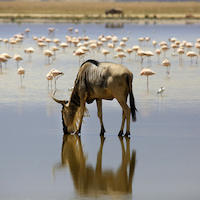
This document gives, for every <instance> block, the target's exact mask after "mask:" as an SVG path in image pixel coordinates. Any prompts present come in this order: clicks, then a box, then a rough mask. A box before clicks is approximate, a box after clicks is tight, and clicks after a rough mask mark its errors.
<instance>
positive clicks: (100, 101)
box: [96, 99, 106, 136]
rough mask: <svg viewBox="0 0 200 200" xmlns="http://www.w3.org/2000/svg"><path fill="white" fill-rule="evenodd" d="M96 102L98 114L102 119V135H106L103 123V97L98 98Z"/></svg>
mask: <svg viewBox="0 0 200 200" xmlns="http://www.w3.org/2000/svg"><path fill="white" fill-rule="evenodd" d="M96 103H97V116H98V117H99V120H100V124H101V132H100V135H101V136H104V133H105V132H106V131H105V128H104V125H103V119H102V99H96Z"/></svg>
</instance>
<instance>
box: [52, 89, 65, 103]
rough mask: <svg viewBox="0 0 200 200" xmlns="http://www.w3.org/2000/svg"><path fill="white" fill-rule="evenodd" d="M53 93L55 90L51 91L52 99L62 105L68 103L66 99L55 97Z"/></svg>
mask: <svg viewBox="0 0 200 200" xmlns="http://www.w3.org/2000/svg"><path fill="white" fill-rule="evenodd" d="M55 93H56V90H55V91H54V92H53V94H52V95H51V96H52V98H53V100H54V101H55V102H57V103H60V104H62V105H65V104H67V103H68V101H67V100H64V99H61V100H59V99H57V98H55Z"/></svg>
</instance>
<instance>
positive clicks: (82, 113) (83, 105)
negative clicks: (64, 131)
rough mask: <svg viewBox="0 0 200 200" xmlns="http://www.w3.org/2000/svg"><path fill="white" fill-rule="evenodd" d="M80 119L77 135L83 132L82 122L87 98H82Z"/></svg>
mask: <svg viewBox="0 0 200 200" xmlns="http://www.w3.org/2000/svg"><path fill="white" fill-rule="evenodd" d="M80 99H81V100H80V108H79V109H80V120H79V124H78V129H77V131H76V133H75V134H76V135H78V134H79V133H81V126H82V122H83V116H84V111H85V98H80Z"/></svg>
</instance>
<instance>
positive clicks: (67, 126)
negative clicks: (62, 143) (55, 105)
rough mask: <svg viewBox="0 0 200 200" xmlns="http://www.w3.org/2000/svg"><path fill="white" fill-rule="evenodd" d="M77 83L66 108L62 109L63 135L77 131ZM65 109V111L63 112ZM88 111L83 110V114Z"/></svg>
mask: <svg viewBox="0 0 200 200" xmlns="http://www.w3.org/2000/svg"><path fill="white" fill-rule="evenodd" d="M77 87H78V82H77V83H76V84H75V86H74V90H73V91H72V94H71V98H70V101H69V104H68V106H67V107H66V106H63V108H62V123H63V132H64V133H65V134H70V133H73V132H74V131H76V130H77V124H78V122H79V120H80V109H79V108H80V97H79V95H78V89H77ZM65 109H66V110H65ZM87 112H88V110H87V108H85V113H87Z"/></svg>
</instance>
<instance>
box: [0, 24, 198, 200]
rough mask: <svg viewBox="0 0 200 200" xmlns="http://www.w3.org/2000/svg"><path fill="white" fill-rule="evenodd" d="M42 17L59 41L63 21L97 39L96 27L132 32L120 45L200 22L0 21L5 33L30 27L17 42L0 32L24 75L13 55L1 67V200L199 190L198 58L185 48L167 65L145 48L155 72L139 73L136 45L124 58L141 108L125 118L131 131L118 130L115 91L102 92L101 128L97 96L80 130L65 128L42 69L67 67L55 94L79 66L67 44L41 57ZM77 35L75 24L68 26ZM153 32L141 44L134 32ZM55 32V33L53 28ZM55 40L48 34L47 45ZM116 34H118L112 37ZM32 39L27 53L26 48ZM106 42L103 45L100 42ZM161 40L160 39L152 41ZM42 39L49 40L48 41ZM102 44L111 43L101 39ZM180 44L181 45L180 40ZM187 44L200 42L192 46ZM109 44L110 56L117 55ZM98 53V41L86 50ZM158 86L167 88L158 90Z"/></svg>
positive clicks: (178, 32) (142, 199) (194, 27)
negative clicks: (111, 95)
mask: <svg viewBox="0 0 200 200" xmlns="http://www.w3.org/2000/svg"><path fill="white" fill-rule="evenodd" d="M48 27H55V28H56V31H55V35H54V38H59V39H60V41H61V42H65V41H66V39H65V36H66V35H67V34H69V33H68V28H69V27H73V28H74V29H76V28H77V29H79V36H83V34H86V35H87V36H88V37H89V38H90V39H98V37H99V36H100V35H101V34H104V35H111V34H114V35H116V36H118V38H119V40H121V38H122V37H125V36H128V37H129V40H128V42H127V43H126V47H129V48H131V47H132V46H134V45H140V46H141V48H142V49H143V50H150V51H152V52H154V51H155V49H154V47H153V45H152V41H153V40H156V41H157V42H158V44H159V43H160V42H161V41H166V42H167V43H168V44H169V45H171V44H170V42H169V40H168V39H169V38H171V37H175V38H177V39H178V40H180V41H182V40H186V41H187V42H191V43H192V44H193V45H194V44H195V43H196V40H197V39H198V38H200V25H199V24H189V25H188V24H187V25H186V24H180V25H179V24H175V25H174V24H159V25H156V24H154V25H149V24H145V25H138V24H124V25H123V27H122V28H114V29H113V28H106V25H105V24H92V23H91V24H14V23H13V24H7V23H6V24H4V23H2V24H0V37H1V38H3V39H4V38H10V37H13V36H14V35H15V34H17V33H21V32H24V30H25V29H26V28H30V30H31V31H30V33H29V36H28V37H26V38H25V39H24V41H23V43H22V44H21V45H15V46H14V47H13V48H12V47H10V46H9V45H8V46H6V45H5V44H4V43H3V42H1V46H0V53H4V52H6V53H9V54H10V55H11V56H13V55H14V54H15V53H18V54H20V55H21V56H22V57H23V60H22V61H20V62H19V66H22V67H23V68H24V69H25V71H26V73H25V76H24V78H23V80H22V83H21V81H20V76H19V75H18V74H17V73H16V71H17V63H16V61H15V60H14V59H13V58H12V59H10V60H9V61H8V62H7V67H6V68H5V65H4V63H2V71H1V73H0V83H1V84H0V91H1V92H0V125H1V128H0V137H1V139H0V158H1V164H0V177H1V179H0V199H3V200H4V199H5V200H10V199H12V200H18V199H30V200H38V199H41V200H49V199H55V200H62V199H63V200H64V199H94V198H95V199H135V200H146V199H149V200H160V199H163V200H165V199H166V200H169V199H170V200H171V199H177V200H179V199H180V200H186V199H190V200H197V199H199V198H200V160H199V157H200V149H199V147H200V137H199V131H200V123H199V122H200V92H199V91H200V90H199V86H200V79H199V74H200V64H199V63H198V64H196V63H195V61H196V59H194V60H193V62H192V63H191V60H190V58H188V57H186V55H183V61H182V63H179V58H178V56H172V55H171V53H172V52H173V50H172V49H170V50H168V51H167V52H166V58H167V59H168V60H169V61H170V62H171V68H170V74H169V75H166V68H165V67H163V66H161V65H160V63H161V62H162V61H163V60H164V54H163V53H162V54H161V56H160V60H159V61H158V58H157V56H153V57H152V58H151V66H150V69H152V70H153V71H155V72H156V75H154V76H151V77H149V91H147V88H146V77H143V76H140V71H141V69H142V68H143V67H148V62H147V59H144V62H143V66H142V65H141V63H140V61H139V59H136V60H135V53H133V54H131V56H130V58H129V57H128V55H127V57H126V58H124V60H123V65H125V66H126V67H127V68H128V69H130V70H131V71H132V72H133V74H134V80H133V92H134V96H135V100H136V106H137V109H138V114H137V122H135V123H131V137H130V139H125V138H123V139H120V138H118V137H117V134H118V132H119V129H120V124H121V112H122V111H121V108H120V106H119V105H118V103H117V101H116V100H113V101H104V102H103V119H104V126H105V129H106V134H105V136H106V138H105V140H103V139H102V138H100V137H99V132H100V124H99V120H98V118H97V116H96V112H97V111H96V104H95V103H93V104H90V105H88V110H89V114H90V117H87V118H84V124H83V126H82V135H81V138H78V137H75V136H73V135H72V136H65V137H63V132H62V123H61V113H60V110H61V106H60V105H58V104H56V103H55V102H54V101H53V100H52V98H51V93H52V91H53V90H54V83H52V88H51V85H50V86H49V88H48V83H47V80H46V74H47V73H48V72H49V71H50V70H51V69H52V68H55V69H58V70H60V71H62V72H64V76H62V77H61V78H59V79H58V81H57V89H58V91H57V97H58V98H64V99H68V98H69V95H70V93H69V91H68V89H69V88H71V87H72V86H73V84H74V80H75V78H76V74H77V71H78V69H79V60H78V57H75V56H73V51H74V50H75V49H76V48H75V47H74V46H73V45H72V46H69V47H68V48H67V49H66V51H65V52H63V51H62V50H61V49H60V50H59V51H58V52H57V56H56V59H55V60H54V61H53V63H51V64H45V57H44V55H43V54H42V51H41V50H40V49H39V47H38V46H37V45H36V44H35V41H34V40H33V38H32V36H33V35H34V36H37V37H39V36H44V37H49V35H48V30H47V28H48ZM72 34H73V35H74V36H76V34H75V33H74V32H73V33H72ZM143 36H144V37H151V40H150V42H149V43H145V44H140V43H139V42H138V40H137V39H138V38H139V37H143ZM52 39H53V38H52ZM52 45H53V44H52V43H51V44H50V46H52ZM118 45H119V44H118V43H117V46H118ZM30 46H32V47H33V48H34V49H35V52H34V53H33V55H32V61H28V55H26V54H25V53H24V49H25V48H27V47H30ZM104 48H107V47H106V45H104ZM157 48H159V46H158V45H157V46H156V49H157ZM44 49H48V47H46V48H44ZM107 49H108V48H107ZM185 50H186V49H185ZM192 50H193V51H195V52H198V51H197V50H196V48H195V47H193V48H192ZM115 54H116V53H115V52H114V51H111V52H110V54H109V55H108V56H107V61H111V62H116V63H120V62H121V60H120V59H117V58H114V55H115ZM91 58H92V59H97V60H99V61H104V60H105V58H104V56H103V55H102V53H101V50H100V51H99V52H98V51H97V50H96V51H95V52H94V53H93V52H91V53H88V54H87V56H86V58H85V60H86V59H91ZM161 86H163V87H165V92H164V93H163V95H162V96H157V94H156V93H157V91H158V89H159V88H160V87H161Z"/></svg>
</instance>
